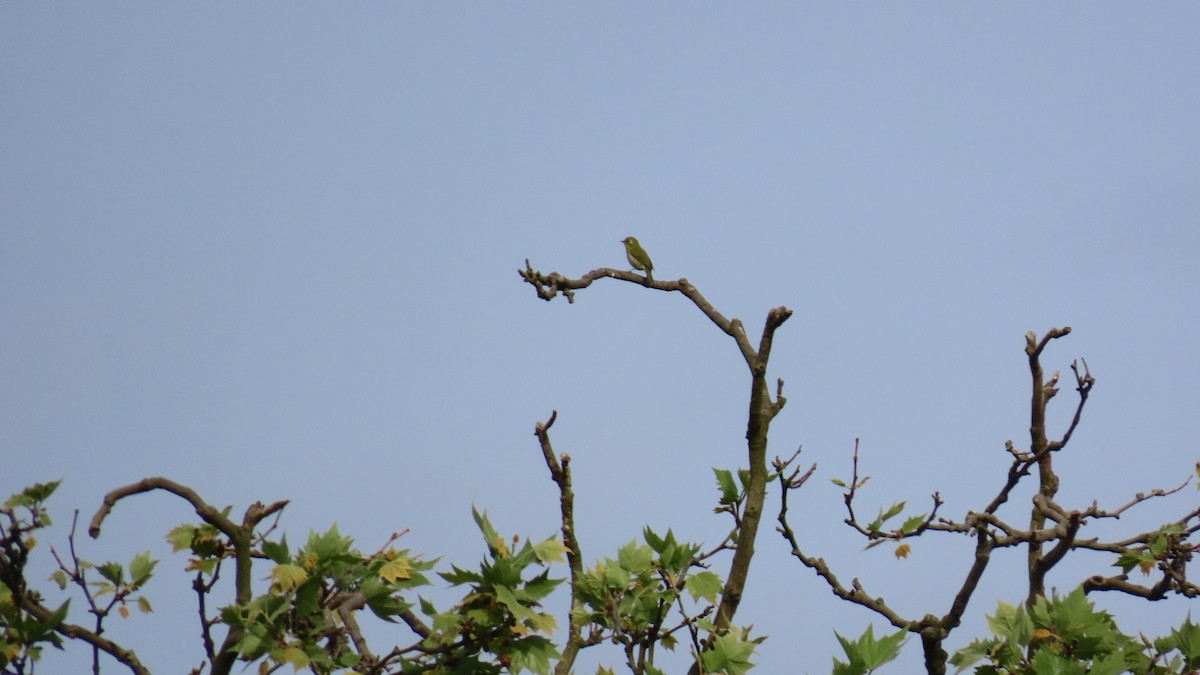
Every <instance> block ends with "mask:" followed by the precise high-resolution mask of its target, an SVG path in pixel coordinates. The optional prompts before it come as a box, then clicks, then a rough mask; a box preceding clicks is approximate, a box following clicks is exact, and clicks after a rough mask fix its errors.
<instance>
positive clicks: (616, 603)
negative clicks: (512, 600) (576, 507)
mask: <svg viewBox="0 0 1200 675" xmlns="http://www.w3.org/2000/svg"><path fill="white" fill-rule="evenodd" d="M643 537H644V539H645V542H646V543H644V544H638V543H637V541H630V542H629V543H628V544H626V545H624V546H622V547H621V548H620V550H618V552H617V557H616V559H613V558H605V559H604V560H603V561H601V562H598V563H596V565H595V566H594V567H593V568H592V569H590V570H587V571H586V572H585V573H584V574H583V575H582V576H581V577H580V579H579V580H578V582H577V583H576V591H577V594H576V597H577V598H578V600H579V601H580V606H579V607H577V608H576V609H575V611H574V614H575V616H576V617H578V618H579V619H580V620H581V621H582V622H584V623H586V624H588V625H589V626H590V627H591V628H592V634H591V636H590V637H589V642H590V643H593V644H595V643H598V642H600V641H603V640H608V641H611V642H613V643H615V644H619V645H621V646H622V647H623V649H624V651H625V656H626V663H627V665H628V666H629V668H630V670H631V671H632V672H635V673H648V674H650V675H656V674H659V673H662V671H661V670H659V669H658V668H657V667H655V666H654V655H655V649H656V647H657V646H659V645H661V646H663V647H665V648H666V649H669V650H674V649H675V648H676V647H677V646H678V643H679V640H678V637H677V634H678V633H680V632H681V631H682V632H684V633H685V634H686V635H687V636H688V637H689V639H690V643H691V649H692V653H693V655H695V654H701V659H702V663H703V666H704V671H705V672H710V673H716V672H727V673H730V674H731V675H736V674H737V673H742V672H745V671H746V670H748V669H749V668H750V667H751V663H750V660H749V657H750V655H751V653H753V651H754V646H755V645H756V644H758V642H759V641H760V640H759V641H753V640H749V639H747V637H746V635H745V634H744V633H743V632H741V631H732V632H729V633H727V634H724V635H717V633H718V631H716V629H715V627H714V626H713V624H712V622H711V621H710V620H709V619H708V618H707V615H708V614H709V613H711V611H712V608H713V606H714V605H715V603H716V602H717V597H718V596H719V594H720V592H721V585H722V581H721V578H720V577H719V576H718V575H717V574H715V573H713V572H711V571H708V570H702V571H700V572H696V573H692V572H691V570H692V569H693V568H694V567H695V566H696V557H697V554H698V553H699V551H700V546H699V545H696V544H689V543H684V542H679V541H677V540H676V539H675V534H674V533H673V532H671V531H669V530H668V531H667V534H666V536H660V535H658V534H657V533H655V532H654V531H653V530H651V529H650V528H646V529H645V530H644V531H643ZM685 597H690V598H691V603H693V604H694V603H697V602H700V601H704V602H705V603H707V606H704V607H695V608H691V609H689V607H688V606H687V605H686V604H685ZM673 608H674V609H677V610H678V615H679V617H680V618H679V620H678V623H676V624H675V625H672V626H668V625H667V621H668V619H669V618H670V617H671V615H672V609H673ZM702 635H709V636H715V637H714V639H713V641H712V646H711V648H710V649H708V650H706V651H705V650H702V649H701V636H702ZM602 672H611V671H602Z"/></svg>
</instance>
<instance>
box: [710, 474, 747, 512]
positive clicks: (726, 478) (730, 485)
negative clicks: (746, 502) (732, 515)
mask: <svg viewBox="0 0 1200 675" xmlns="http://www.w3.org/2000/svg"><path fill="white" fill-rule="evenodd" d="M713 473H714V474H716V476H717V488H718V489H719V490H720V491H721V501H720V503H722V504H735V503H737V501H738V497H739V496H740V493H739V491H738V486H737V483H735V482H734V480H733V472H731V471H729V470H728V469H717V468H714V469H713Z"/></svg>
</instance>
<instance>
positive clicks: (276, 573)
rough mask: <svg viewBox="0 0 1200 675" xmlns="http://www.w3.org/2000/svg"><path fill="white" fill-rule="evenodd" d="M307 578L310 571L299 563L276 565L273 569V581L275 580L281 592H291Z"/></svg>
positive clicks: (276, 586)
mask: <svg viewBox="0 0 1200 675" xmlns="http://www.w3.org/2000/svg"><path fill="white" fill-rule="evenodd" d="M306 579H308V572H307V571H305V569H304V568H303V567H300V566H299V565H292V564H290V563H284V564H282V565H276V566H275V569H273V570H271V581H273V582H275V588H276V589H278V591H279V592H281V593H290V592H292V591H294V590H296V589H297V588H298V587H299V586H300V584H302V583H304V581H305V580H306Z"/></svg>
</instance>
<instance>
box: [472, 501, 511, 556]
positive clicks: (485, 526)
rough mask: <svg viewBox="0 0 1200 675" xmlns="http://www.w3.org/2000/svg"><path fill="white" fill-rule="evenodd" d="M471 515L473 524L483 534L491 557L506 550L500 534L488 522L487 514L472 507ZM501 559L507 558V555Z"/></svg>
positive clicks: (506, 547)
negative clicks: (473, 520)
mask: <svg viewBox="0 0 1200 675" xmlns="http://www.w3.org/2000/svg"><path fill="white" fill-rule="evenodd" d="M471 515H472V516H473V517H474V518H475V524H476V525H477V526H478V527H479V531H480V532H482V533H483V540H484V541H485V542H487V546H488V551H490V552H491V553H492V555H496V554H498V553H500V552H502V551H507V550H508V546H507V545H506V544H505V542H504V538H503V537H501V536H500V533H499V532H497V531H496V528H494V527H492V523H491V521H490V520H488V517H487V513H480V512H479V511H478V510H477V509H476V508H475V507H474V506H472V507H471ZM503 557H507V555H505V556H503Z"/></svg>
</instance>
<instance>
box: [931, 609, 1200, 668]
mask: <svg viewBox="0 0 1200 675" xmlns="http://www.w3.org/2000/svg"><path fill="white" fill-rule="evenodd" d="M988 624H989V626H990V627H991V631H992V633H994V637H991V638H987V639H979V640H975V641H974V642H972V643H971V644H969V645H967V646H966V647H964V648H963V649H961V650H959V651H958V653H957V654H955V655H954V656H953V657H951V663H952V664H953V665H956V666H958V669H959V671H962V670H965V669H967V668H969V667H971V666H972V665H974V664H976V663H979V662H980V661H984V662H985V663H983V664H982V665H979V666H976V667H975V670H974V672H975V673H976V675H1083V674H1084V673H1090V674H1091V675H1118V674H1119V673H1133V674H1134V675H1169V674H1175V673H1192V672H1195V671H1196V669H1197V668H1200V626H1196V625H1195V624H1193V623H1192V621H1191V619H1190V618H1189V619H1188V620H1187V621H1185V622H1184V623H1183V625H1181V626H1180V627H1179V628H1176V629H1174V630H1172V631H1171V634H1170V635H1168V636H1166V637H1161V638H1158V639H1156V640H1149V639H1147V638H1145V637H1140V638H1134V637H1132V636H1129V635H1126V634H1124V633H1122V632H1121V631H1120V629H1119V628H1118V627H1117V624H1116V622H1115V621H1114V620H1113V618H1112V616H1111V615H1109V614H1108V612H1105V611H1102V610H1097V609H1096V607H1095V605H1094V604H1093V603H1092V602H1091V601H1090V600H1088V598H1087V596H1086V595H1085V594H1084V592H1083V590H1082V589H1076V590H1074V591H1072V592H1071V593H1070V594H1068V595H1066V596H1065V597H1050V598H1047V597H1039V598H1037V599H1036V601H1035V602H1034V604H1033V606H1032V607H1029V608H1026V607H1024V606H1023V605H1010V604H1008V603H1004V602H1001V603H1000V604H999V608H998V609H997V610H996V613H995V614H993V615H991V616H989V617H988Z"/></svg>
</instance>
